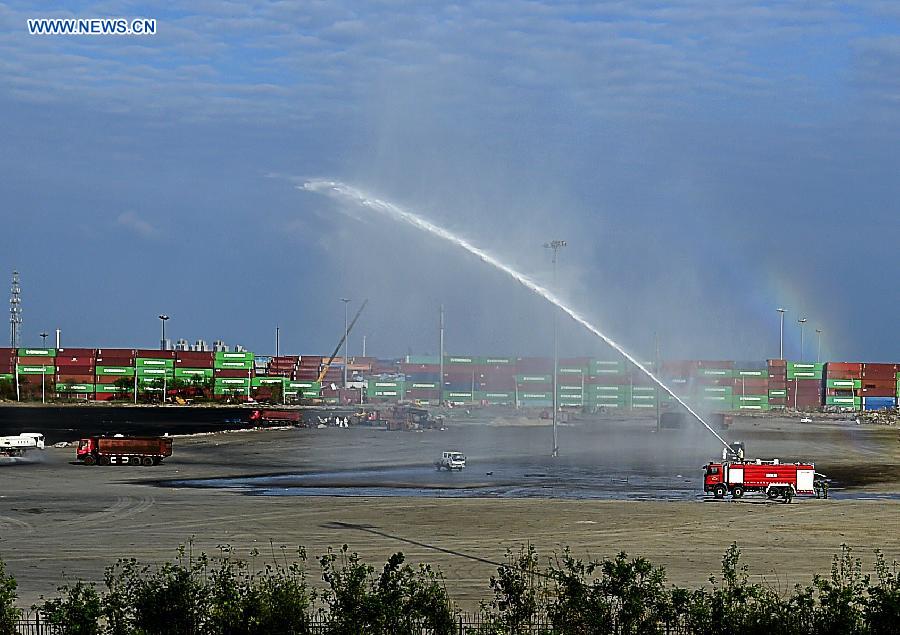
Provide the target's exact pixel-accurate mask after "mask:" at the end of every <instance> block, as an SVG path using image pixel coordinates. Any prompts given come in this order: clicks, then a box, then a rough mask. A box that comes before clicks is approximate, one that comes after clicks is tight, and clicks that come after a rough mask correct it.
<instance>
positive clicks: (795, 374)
mask: <svg viewBox="0 0 900 635" xmlns="http://www.w3.org/2000/svg"><path fill="white" fill-rule="evenodd" d="M823 368H824V364H820V363H818V362H790V361H789V362H787V405H788V407H789V408H795V409H797V410H810V409H817V408H821V407H822V404H823V403H824V397H825V396H824V393H823V390H822V370H823Z"/></svg>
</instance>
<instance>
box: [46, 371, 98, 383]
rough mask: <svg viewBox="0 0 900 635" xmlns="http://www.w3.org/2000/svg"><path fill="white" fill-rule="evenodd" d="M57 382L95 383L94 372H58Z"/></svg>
mask: <svg viewBox="0 0 900 635" xmlns="http://www.w3.org/2000/svg"><path fill="white" fill-rule="evenodd" d="M38 377H40V376H38ZM56 382H57V383H59V384H65V383H68V382H72V383H74V384H93V383H94V373H65V374H64V373H58V374H57V375H56Z"/></svg>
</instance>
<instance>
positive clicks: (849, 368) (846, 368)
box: [825, 362, 863, 373]
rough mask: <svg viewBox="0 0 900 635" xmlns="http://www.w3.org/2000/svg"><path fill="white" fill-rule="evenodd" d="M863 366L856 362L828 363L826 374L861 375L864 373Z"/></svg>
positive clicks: (826, 364)
mask: <svg viewBox="0 0 900 635" xmlns="http://www.w3.org/2000/svg"><path fill="white" fill-rule="evenodd" d="M862 366H863V365H862V364H860V363H856V362H826V363H825V372H826V373H828V372H830V371H837V372H841V373H859V372H860V371H862Z"/></svg>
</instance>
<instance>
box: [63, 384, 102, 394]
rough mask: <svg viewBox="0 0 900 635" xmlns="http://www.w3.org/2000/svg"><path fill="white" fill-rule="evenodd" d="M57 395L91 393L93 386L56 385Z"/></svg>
mask: <svg viewBox="0 0 900 635" xmlns="http://www.w3.org/2000/svg"><path fill="white" fill-rule="evenodd" d="M56 392H57V393H63V394H65V393H79V394H82V393H91V392H94V384H56Z"/></svg>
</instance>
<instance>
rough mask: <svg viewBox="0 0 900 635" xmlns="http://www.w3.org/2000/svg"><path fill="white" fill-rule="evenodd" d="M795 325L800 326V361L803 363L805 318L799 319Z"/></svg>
mask: <svg viewBox="0 0 900 635" xmlns="http://www.w3.org/2000/svg"><path fill="white" fill-rule="evenodd" d="M797 324H799V325H800V361H801V362H802V361H803V325H804V324H806V318H800V319H798V320H797Z"/></svg>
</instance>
